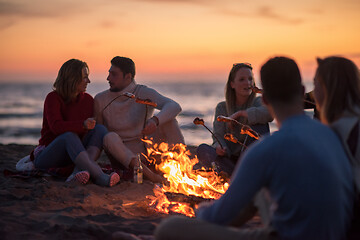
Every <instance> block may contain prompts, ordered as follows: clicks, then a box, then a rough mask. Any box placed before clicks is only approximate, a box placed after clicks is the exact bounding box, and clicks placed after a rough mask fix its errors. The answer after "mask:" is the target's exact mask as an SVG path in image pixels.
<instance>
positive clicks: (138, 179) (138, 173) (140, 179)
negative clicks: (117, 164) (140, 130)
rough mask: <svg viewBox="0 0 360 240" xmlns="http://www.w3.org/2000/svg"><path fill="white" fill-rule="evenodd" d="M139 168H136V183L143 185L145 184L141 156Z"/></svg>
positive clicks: (138, 156)
mask: <svg viewBox="0 0 360 240" xmlns="http://www.w3.org/2000/svg"><path fill="white" fill-rule="evenodd" d="M137 158H138V161H139V166H138V167H134V183H138V184H142V183H143V167H142V165H141V159H140V154H138V155H137Z"/></svg>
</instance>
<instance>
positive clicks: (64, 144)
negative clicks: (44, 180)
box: [34, 124, 107, 170]
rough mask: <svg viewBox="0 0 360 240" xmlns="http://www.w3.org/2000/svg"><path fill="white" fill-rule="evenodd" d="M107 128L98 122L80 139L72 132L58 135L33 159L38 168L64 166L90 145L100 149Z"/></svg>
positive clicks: (71, 162) (69, 163)
mask: <svg viewBox="0 0 360 240" xmlns="http://www.w3.org/2000/svg"><path fill="white" fill-rule="evenodd" d="M106 133H107V129H106V128H105V127H104V126H103V125H100V124H96V126H95V128H94V129H92V130H90V131H88V132H87V133H86V134H85V135H84V137H83V138H82V139H80V137H79V136H78V135H77V134H76V133H73V132H66V133H63V134H61V135H59V136H58V137H57V138H55V140H54V141H52V142H51V143H50V144H49V145H48V146H47V147H46V148H45V149H44V150H43V151H42V152H41V153H39V155H38V156H36V158H35V159H34V164H35V167H36V168H38V169H43V170H46V169H49V168H58V167H66V166H69V165H71V164H73V162H74V161H75V159H76V157H77V156H78V155H79V153H81V152H83V151H86V149H87V148H88V147H90V146H94V147H97V148H99V149H102V146H103V138H104V136H105V135H106Z"/></svg>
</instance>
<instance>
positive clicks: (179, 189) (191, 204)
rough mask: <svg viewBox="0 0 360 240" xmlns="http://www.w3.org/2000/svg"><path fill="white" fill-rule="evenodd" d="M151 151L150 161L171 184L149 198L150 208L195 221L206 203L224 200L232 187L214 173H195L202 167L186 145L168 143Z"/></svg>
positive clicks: (158, 145)
mask: <svg viewBox="0 0 360 240" xmlns="http://www.w3.org/2000/svg"><path fill="white" fill-rule="evenodd" d="M144 141H146V142H147V143H148V145H150V147H148V149H147V150H148V157H147V158H148V161H149V162H151V163H152V164H154V165H155V168H156V170H157V171H160V172H161V173H163V175H164V177H165V178H166V179H167V181H168V184H165V185H162V186H160V185H156V186H155V187H154V189H153V191H154V195H155V196H147V198H148V199H150V201H151V202H150V206H153V207H154V208H155V210H156V211H158V212H161V213H166V214H169V213H180V214H184V215H186V216H189V217H194V216H195V213H194V209H196V207H197V205H198V203H200V202H202V201H209V200H215V199H218V198H220V197H221V195H222V194H224V193H225V192H226V190H227V189H228V187H229V183H228V180H227V179H224V178H223V177H221V176H219V175H218V174H217V172H216V171H214V169H204V168H201V169H199V170H194V168H193V167H194V165H195V164H197V163H198V159H197V157H196V156H195V157H194V158H191V153H190V151H189V150H188V149H187V147H186V145H184V144H176V145H174V146H171V147H169V145H168V144H166V143H160V144H152V142H151V141H149V140H144Z"/></svg>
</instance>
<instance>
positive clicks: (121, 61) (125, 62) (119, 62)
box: [111, 56, 135, 79]
mask: <svg viewBox="0 0 360 240" xmlns="http://www.w3.org/2000/svg"><path fill="white" fill-rule="evenodd" d="M111 64H112V65H114V66H115V67H118V68H120V70H121V71H122V72H123V73H124V76H125V75H126V74H128V73H130V74H131V78H132V79H134V77H135V63H134V62H133V60H131V59H130V58H127V57H119V56H116V57H114V58H113V59H112V60H111Z"/></svg>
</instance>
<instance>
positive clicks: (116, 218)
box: [0, 144, 260, 240]
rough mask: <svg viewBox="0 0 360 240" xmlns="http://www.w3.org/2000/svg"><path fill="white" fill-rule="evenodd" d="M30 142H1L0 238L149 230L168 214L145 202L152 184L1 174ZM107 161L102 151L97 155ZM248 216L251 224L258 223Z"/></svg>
mask: <svg viewBox="0 0 360 240" xmlns="http://www.w3.org/2000/svg"><path fill="white" fill-rule="evenodd" d="M32 148H33V146H28V145H13V144H11V145H1V144H0V167H1V173H0V236H1V237H0V238H1V239H102V240H105V239H111V238H112V234H113V233H114V232H116V231H124V232H127V233H133V234H135V235H152V234H153V231H154V229H155V228H156V226H157V225H158V224H159V223H160V221H161V220H162V219H163V218H165V217H167V216H168V215H165V214H160V213H157V212H155V211H154V210H153V209H152V208H151V207H149V206H148V203H149V200H148V199H147V198H146V196H147V195H152V193H153V192H152V189H153V187H154V185H153V184H152V183H150V182H149V181H144V184H141V185H140V184H135V183H132V182H131V181H121V182H120V183H119V184H118V185H116V186H115V187H112V188H107V187H100V186H97V185H95V184H92V183H89V184H87V185H79V184H76V183H71V184H70V183H65V182H64V180H62V179H58V178H54V177H51V176H47V177H30V178H19V177H9V176H5V174H4V170H10V171H15V165H16V163H17V161H18V160H19V159H20V158H22V157H24V156H25V155H27V154H29V152H30V151H31V150H32ZM100 160H101V161H107V159H106V157H105V155H103V156H102V158H101V159H100ZM259 224H260V223H259V220H258V219H253V221H252V225H250V226H252V227H254V226H255V227H256V226H257V225H259Z"/></svg>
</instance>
